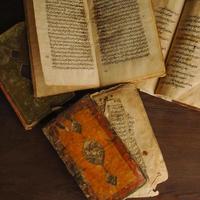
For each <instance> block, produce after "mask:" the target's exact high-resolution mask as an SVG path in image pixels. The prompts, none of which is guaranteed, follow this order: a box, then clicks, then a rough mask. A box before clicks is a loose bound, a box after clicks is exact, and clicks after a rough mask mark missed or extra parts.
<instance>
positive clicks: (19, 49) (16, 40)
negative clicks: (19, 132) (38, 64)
mask: <svg viewBox="0 0 200 200" xmlns="http://www.w3.org/2000/svg"><path fill="white" fill-rule="evenodd" d="M27 46H28V45H27V40H26V31H25V25H24V23H23V22H21V23H18V24H17V25H15V26H14V27H12V28H10V29H9V30H8V31H6V32H5V33H3V34H1V35H0V87H1V89H2V90H3V92H4V94H5V96H6V97H7V99H8V100H9V102H10V103H11V105H12V107H13V109H14V110H15V112H16V113H17V115H18V117H19V119H20V121H21V122H22V124H23V125H24V127H25V128H26V129H31V128H32V127H33V126H34V125H35V124H37V123H38V122H39V121H40V120H41V119H42V118H43V117H45V116H47V115H48V114H49V113H51V112H52V111H54V110H55V109H58V108H60V107H61V106H62V105H63V104H64V103H65V102H66V101H68V100H69V99H71V97H72V96H73V93H68V94H64V95H58V96H52V97H45V98H36V97H34V94H33V88H32V82H31V70H30V65H29V57H28V48H27ZM1 109H3V108H1Z"/></svg>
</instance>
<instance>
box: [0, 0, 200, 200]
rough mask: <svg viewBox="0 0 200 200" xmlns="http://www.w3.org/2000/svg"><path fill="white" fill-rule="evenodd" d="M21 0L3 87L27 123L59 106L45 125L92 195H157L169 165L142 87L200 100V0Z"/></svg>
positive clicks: (3, 48) (1, 58)
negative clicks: (22, 16) (22, 9)
mask: <svg viewBox="0 0 200 200" xmlns="http://www.w3.org/2000/svg"><path fill="white" fill-rule="evenodd" d="M24 7H25V13H26V21H25V22H19V23H18V24H16V25H15V26H13V27H12V28H10V29H9V30H8V31H6V32H5V33H3V34H2V35H0V87H1V88H2V91H3V92H4V94H5V95H6V97H7V99H8V100H9V102H10V103H11V105H12V107H13V109H14V110H15V112H16V114H17V115H18V117H19V119H20V120H21V122H22V124H23V125H24V127H25V129H27V130H29V129H31V128H33V127H34V125H36V124H37V123H38V122H39V121H40V120H41V119H43V118H45V117H46V116H47V115H49V114H50V113H51V112H54V111H55V110H58V111H59V110H62V112H61V113H60V114H59V115H58V116H57V118H56V119H53V120H52V121H50V122H49V123H48V124H47V125H46V126H45V127H44V129H43V132H44V134H45V135H46V137H47V139H48V140H49V142H50V143H51V144H52V146H53V147H54V148H55V150H56V151H57V153H58V155H59V156H60V158H61V159H62V161H63V162H64V163H65V165H66V168H67V169H68V170H69V172H70V173H71V175H72V176H73V177H74V178H75V180H76V181H77V183H78V184H79V186H80V188H81V189H82V191H83V192H84V194H85V196H86V197H87V198H88V199H94V200H108V199H109V200H111V199H112V200H121V199H124V198H126V197H132V198H138V197H153V196H156V195H158V194H159V191H157V189H156V187H157V185H158V184H160V183H162V182H164V181H166V180H167V179H168V172H167V168H166V165H165V161H164V158H163V156H162V152H161V150H160V148H159V145H158V142H157V140H156V138H155V136H154V133H153V130H152V128H151V125H150V122H149V119H148V117H147V114H146V112H145V109H144V106H143V103H142V101H141V98H140V96H139V93H138V89H139V90H141V91H143V92H146V93H148V94H150V95H154V96H157V97H159V98H163V99H165V100H167V101H173V102H177V103H179V104H181V105H184V106H187V107H190V108H194V109H197V110H199V109H200V101H199V97H200V92H199V91H200V90H199V89H200V79H199V77H200V64H199V63H200V56H199V53H200V37H199V35H200V1H198V0H176V1H173V0H168V1H160V0H152V1H151V0H116V1H108V0H101V1H100V0H73V1H72V0H68V1H65V0H57V1H54V0H48V1H47V0H25V1H24ZM99 88H101V90H100V89H99ZM86 89H96V90H97V92H95V93H94V92H88V90H87V94H85V96H84V97H83V98H81V99H80V100H79V101H78V102H77V103H75V104H74V105H72V106H70V107H69V106H68V108H67V109H65V106H64V104H65V103H66V102H68V101H69V100H70V99H72V98H73V97H74V96H75V92H76V91H80V90H86ZM61 108H62V109H61ZM63 110H64V111H63Z"/></svg>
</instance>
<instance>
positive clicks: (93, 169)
mask: <svg viewBox="0 0 200 200" xmlns="http://www.w3.org/2000/svg"><path fill="white" fill-rule="evenodd" d="M43 131H44V134H45V135H46V137H47V138H48V139H49V141H50V143H51V144H52V145H53V147H54V148H55V150H56V151H57V152H58V154H59V156H60V158H61V159H62V160H63V162H64V163H65V165H66V167H67V169H68V170H69V171H70V173H71V174H72V176H73V177H74V178H75V179H76V181H77V182H78V184H79V186H80V187H81V189H82V190H83V192H84V193H85V195H86V197H88V198H89V199H98V200H106V199H113V200H114V199H118V200H121V199H123V198H125V197H130V198H132V197H133V198H137V197H152V196H156V195H158V194H159V192H158V191H157V190H156V186H157V185H158V184H159V183H162V182H164V181H166V180H167V178H168V172H167V168H166V165H165V162H164V159H163V156H162V153H161V150H160V148H159V145H158V143H157V141H156V138H155V136H154V134H153V131H152V128H151V125H150V123H149V120H148V117H147V115H146V112H145V109H144V106H143V104H142V101H141V99H140V97H139V94H138V92H137V90H136V88H135V86H134V85H132V84H127V85H120V86H116V87H114V88H111V89H108V90H105V91H101V92H99V93H95V94H92V95H90V96H86V97H84V98H83V99H81V100H80V101H79V102H77V103H76V104H75V105H74V106H72V107H71V108H69V109H68V110H66V111H65V112H64V113H62V114H61V115H60V116H58V117H57V118H56V119H55V120H53V121H52V122H50V123H49V124H48V125H47V126H46V127H45V128H44V129H43ZM94 177H95V178H94Z"/></svg>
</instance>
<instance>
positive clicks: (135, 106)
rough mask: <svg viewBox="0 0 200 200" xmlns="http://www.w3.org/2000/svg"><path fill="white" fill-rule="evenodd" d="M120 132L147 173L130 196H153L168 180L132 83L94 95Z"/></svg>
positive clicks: (161, 158) (118, 133) (163, 163)
mask: <svg viewBox="0 0 200 200" xmlns="http://www.w3.org/2000/svg"><path fill="white" fill-rule="evenodd" d="M91 97H92V98H93V99H94V101H95V102H96V103H97V105H98V106H99V108H100V110H101V112H102V113H104V115H105V116H106V118H107V119H108V121H109V122H110V124H111V127H112V128H113V129H114V130H115V132H116V133H117V135H118V136H119V137H120V138H121V140H122V142H123V143H124V144H125V146H126V147H127V149H128V150H129V152H130V154H131V156H132V158H133V159H134V160H135V161H136V162H137V163H138V165H139V166H140V168H141V169H142V171H143V173H144V174H145V175H146V176H147V178H148V181H147V183H146V184H145V185H144V186H143V187H141V188H140V189H139V190H137V191H136V192H134V193H133V194H132V195H131V196H130V197H152V196H156V195H158V194H159V192H158V191H157V190H156V186H157V185H158V184H159V183H162V182H164V181H166V180H167V178H168V173H167V169H166V166H165V162H164V159H163V156H162V153H161V151H160V148H159V146H158V143H157V141H156V138H155V136H154V134H153V131H152V128H151V125H150V122H149V120H148V117H147V114H146V112H145V109H144V106H143V104H142V101H141V99H140V97H139V94H138V92H137V90H136V88H135V86H134V85H133V84H127V85H121V86H117V87H114V88H111V89H109V90H105V91H102V92H100V93H96V94H93V95H91Z"/></svg>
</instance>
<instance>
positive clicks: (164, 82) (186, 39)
mask: <svg viewBox="0 0 200 200" xmlns="http://www.w3.org/2000/svg"><path fill="white" fill-rule="evenodd" d="M199 36H200V1H198V0H187V1H186V5H185V9H184V12H183V16H182V18H181V21H180V25H179V27H178V30H177V33H176V37H175V40H174V42H173V46H172V48H171V50H170V54H169V57H168V59H167V76H166V77H165V78H162V79H161V81H160V82H159V87H158V89H157V93H158V94H161V95H166V96H168V97H170V98H172V99H173V100H176V101H179V100H180V101H182V99H184V102H185V103H188V104H191V103H192V104H193V105H194V104H195V105H198V102H196V103H195V102H193V101H194V99H196V101H199V100H198V99H197V98H196V95H198V92H194V91H197V88H199V85H200V79H199V77H200V64H199V63H200V56H199V55H200V37H199ZM187 99H188V102H187ZM191 99H193V100H191Z"/></svg>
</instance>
